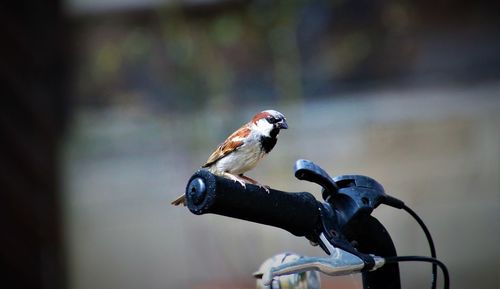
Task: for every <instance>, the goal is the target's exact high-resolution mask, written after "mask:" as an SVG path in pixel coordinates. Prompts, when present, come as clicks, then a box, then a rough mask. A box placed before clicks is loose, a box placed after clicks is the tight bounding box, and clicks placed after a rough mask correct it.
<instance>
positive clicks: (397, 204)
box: [382, 195, 437, 289]
mask: <svg viewBox="0 0 500 289" xmlns="http://www.w3.org/2000/svg"><path fill="white" fill-rule="evenodd" d="M382 202H383V203H384V204H386V205H388V206H391V207H394V208H396V209H403V210H405V211H406V212H407V213H408V214H410V215H411V216H412V217H413V218H414V219H415V221H417V223H418V224H419V225H420V227H421V228H422V231H424V234H425V237H426V238H427V242H428V243H429V249H430V251H431V257H432V258H434V259H436V258H437V256H436V248H435V247H434V241H433V240H432V236H431V233H430V232H429V229H427V226H426V225H425V223H424V221H422V219H420V217H419V216H418V215H417V213H415V212H414V211H413V210H412V209H410V207H408V206H406V205H405V203H404V202H403V201H401V200H399V199H396V198H394V197H392V196H389V195H385V198H384V200H383V201H382ZM436 283H437V265H436V264H435V263H432V282H431V289H436Z"/></svg>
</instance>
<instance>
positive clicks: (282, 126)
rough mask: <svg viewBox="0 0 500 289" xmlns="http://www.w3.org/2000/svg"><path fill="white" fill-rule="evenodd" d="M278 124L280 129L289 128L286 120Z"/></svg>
mask: <svg viewBox="0 0 500 289" xmlns="http://www.w3.org/2000/svg"><path fill="white" fill-rule="evenodd" d="M277 124H278V128H279V129H287V128H288V124H287V123H286V121H285V120H282V121H280V122H278V123H277Z"/></svg>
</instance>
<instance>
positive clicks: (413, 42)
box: [74, 0, 500, 111]
mask: <svg viewBox="0 0 500 289" xmlns="http://www.w3.org/2000/svg"><path fill="white" fill-rule="evenodd" d="M453 7H455V8H456V9H458V10H459V11H462V10H467V9H469V10H468V14H465V16H464V17H462V19H454V18H452V17H451V16H450V15H452V13H456V11H451V12H450V11H449V10H447V9H446V8H447V7H442V6H440V5H436V7H434V8H435V9H437V10H440V11H442V14H441V15H437V14H436V13H435V12H434V13H428V11H427V10H425V9H427V8H428V6H427V5H426V4H422V3H419V2H417V1H395V0H394V1H367V0H364V1H345V0H337V1H323V0H315V1H305V0H302V1H283V0H282V1H263V0H256V1H227V2H225V1H215V2H213V4H205V5H195V4H193V5H186V4H185V2H183V1H174V2H169V4H168V5H164V6H160V7H152V8H151V9H146V10H140V11H129V12H116V13H107V14H102V15H101V14H96V15H81V16H78V17H75V19H74V30H75V32H76V35H77V36H76V38H77V39H79V41H78V42H77V43H76V45H75V50H76V52H75V53H76V56H77V57H76V59H77V63H75V67H76V69H75V82H76V86H75V94H76V95H77V99H78V100H79V102H81V103H83V104H94V105H95V104H99V105H106V104H110V103H120V104H122V105H127V103H129V104H137V103H140V104H141V105H140V107H148V108H150V109H152V110H159V111H165V110H167V111H176V110H180V111H186V110H192V109H194V110H197V109H199V108H201V107H203V108H209V109H210V108H215V109H216V110H234V108H235V107H237V106H239V105H241V104H244V103H254V102H260V103H274V102H279V103H296V102H300V101H301V100H302V99H304V98H311V97H324V96H332V95H333V96H334V95H335V94H336V93H337V92H338V91H339V90H344V89H350V88H351V87H356V88H357V89H359V88H361V87H363V86H365V85H371V84H374V83H376V84H384V82H386V81H390V82H392V83H398V82H408V81H409V82H410V83H411V82H418V81H420V79H426V80H427V81H431V82H432V77H431V78H429V77H428V74H429V72H430V73H431V74H432V73H435V74H436V75H439V77H438V78H436V79H437V80H436V81H442V80H443V75H444V78H445V80H456V79H457V78H459V79H460V80H468V79H470V78H483V79H488V78H491V77H492V76H493V77H495V78H497V77H498V75H499V74H500V73H499V69H495V68H484V67H483V66H482V65H481V62H482V61H484V59H487V60H488V61H489V62H490V63H492V64H493V63H497V64H498V62H499V60H498V57H496V55H495V54H494V53H493V52H491V51H489V50H488V51H489V52H487V53H484V51H483V50H484V49H487V47H492V48H491V49H493V48H494V47H499V46H500V44H499V41H498V40H492V39H491V38H490V37H489V35H490V33H491V32H487V33H485V31H486V30H485V29H483V28H484V26H488V25H489V26H491V27H497V26H495V25H496V23H497V22H498V20H496V19H497V18H495V17H492V16H491V15H490V16H488V15H486V17H484V18H482V19H481V21H480V22H479V20H478V18H477V14H478V12H477V11H480V12H481V11H482V12H484V11H487V10H488V8H487V6H484V5H482V6H481V5H477V6H472V7H470V5H461V4H454V6H453ZM453 7H452V9H453ZM478 7H479V8H478ZM456 9H455V10H456ZM466 12H467V11H466ZM466 12H463V13H466ZM443 23H445V24H446V25H442V24H443ZM450 23H451V24H450ZM491 23H493V24H491ZM490 24H491V25H490ZM454 25H455V26H454ZM476 26H477V27H480V28H478V29H474V27H476ZM437 27H439V28H440V29H439V30H437V31H434V30H435V28H437ZM462 27H472V28H470V29H472V30H471V32H470V33H468V34H464V33H465V32H463V31H467V30H464V29H462ZM443 39H444V40H443ZM450 39H452V41H449V40H450ZM471 41H472V42H474V43H475V44H476V45H475V46H473V47H469V46H467V45H468V43H471ZM457 46H458V47H459V48H462V49H457ZM436 47H437V48H438V49H435V48H436ZM450 49H451V50H454V51H458V52H455V54H449V53H447V52H446V51H447V50H450ZM435 59H437V60H438V61H435ZM479 59H483V60H481V61H480V60H479ZM471 66H472V67H473V68H474V69H473V70H470V68H471ZM489 67H493V66H489ZM472 72H473V73H472Z"/></svg>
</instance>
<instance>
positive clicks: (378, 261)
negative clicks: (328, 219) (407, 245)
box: [262, 233, 385, 286]
mask: <svg viewBox="0 0 500 289" xmlns="http://www.w3.org/2000/svg"><path fill="white" fill-rule="evenodd" d="M320 241H321V242H322V243H323V244H324V245H325V246H326V247H327V248H328V250H329V251H330V252H331V254H330V256H329V257H323V258H322V257H302V258H300V259H297V260H295V261H291V262H288V263H285V264H282V265H279V266H275V267H271V268H269V270H267V271H266V272H263V275H262V282H263V284H264V285H266V286H268V285H270V284H271V282H272V281H273V279H274V278H275V277H278V276H283V275H289V274H295V273H302V272H306V271H319V272H321V273H323V274H326V275H329V276H339V275H348V274H352V273H359V272H361V271H362V270H363V269H365V262H364V261H363V260H362V259H361V258H359V257H358V256H356V255H354V254H352V253H349V252H347V251H345V250H342V249H340V248H336V247H334V246H333V245H331V244H330V242H329V241H328V240H327V238H326V236H325V235H324V234H323V233H322V234H321V235H320ZM371 256H372V257H373V259H374V261H375V265H374V266H373V267H372V268H370V270H371V271H373V270H376V269H378V268H380V267H382V266H383V265H384V264H385V259H384V258H382V257H378V256H374V255H371Z"/></svg>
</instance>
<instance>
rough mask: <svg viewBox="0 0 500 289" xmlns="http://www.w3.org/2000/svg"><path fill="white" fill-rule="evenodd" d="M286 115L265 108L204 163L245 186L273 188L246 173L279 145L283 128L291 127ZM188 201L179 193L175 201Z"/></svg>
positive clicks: (211, 169)
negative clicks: (279, 135)
mask: <svg viewBox="0 0 500 289" xmlns="http://www.w3.org/2000/svg"><path fill="white" fill-rule="evenodd" d="M287 128H288V124H287V123H286V119H285V116H284V115H283V114H282V113H280V112H278V111H275V110H265V111H262V112H259V113H258V114H256V115H255V116H254V117H253V118H252V120H250V122H248V123H246V124H245V125H243V126H242V127H241V128H239V129H238V130H237V131H235V132H233V133H232V134H231V135H230V136H229V137H228V138H227V139H226V140H225V141H224V142H223V143H222V144H221V145H220V146H219V147H218V148H217V149H216V150H215V151H214V152H213V153H212V154H211V155H210V157H209V158H208V160H207V162H206V163H205V164H204V165H203V166H201V167H202V168H207V169H208V170H209V171H210V172H211V173H212V174H214V175H218V176H222V177H225V178H228V179H231V180H233V181H235V182H239V183H240V184H241V185H242V186H243V187H246V186H245V183H246V182H248V183H251V184H254V185H257V186H260V187H263V188H264V189H265V190H266V191H267V192H269V189H268V188H267V187H264V186H263V185H262V184H260V183H259V182H257V181H256V180H254V179H251V178H249V177H247V176H244V175H243V174H244V173H246V172H247V171H249V170H251V169H253V168H254V167H255V166H256V165H257V163H258V162H259V161H260V160H261V159H262V158H263V157H264V156H265V155H266V154H268V153H269V152H270V151H271V150H272V149H273V148H274V146H275V145H276V142H277V140H278V139H277V136H278V134H279V132H280V129H287ZM180 204H183V205H186V198H185V195H181V196H179V197H178V198H177V199H175V200H174V201H173V202H172V205H174V206H178V205H180Z"/></svg>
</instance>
